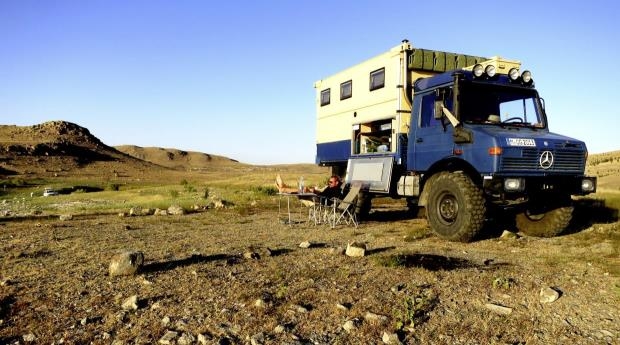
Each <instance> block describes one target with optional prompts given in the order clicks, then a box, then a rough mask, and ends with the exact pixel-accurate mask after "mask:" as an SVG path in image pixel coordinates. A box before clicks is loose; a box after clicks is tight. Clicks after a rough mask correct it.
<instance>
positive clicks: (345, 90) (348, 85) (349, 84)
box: [340, 80, 353, 100]
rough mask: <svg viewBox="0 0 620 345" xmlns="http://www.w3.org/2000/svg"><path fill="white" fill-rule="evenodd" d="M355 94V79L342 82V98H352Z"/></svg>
mask: <svg viewBox="0 0 620 345" xmlns="http://www.w3.org/2000/svg"><path fill="white" fill-rule="evenodd" d="M352 95H353V81H351V80H349V81H345V82H344V83H342V84H340V100H343V99H347V98H351V96H352Z"/></svg>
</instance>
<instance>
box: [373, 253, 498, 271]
mask: <svg viewBox="0 0 620 345" xmlns="http://www.w3.org/2000/svg"><path fill="white" fill-rule="evenodd" d="M377 260H378V263H379V264H380V265H382V266H387V267H408V268H410V267H417V268H423V269H425V270H428V271H452V270H457V269H466V268H483V267H485V266H486V267H491V265H492V263H489V264H488V265H485V264H482V265H481V264H476V263H474V262H472V261H470V260H466V259H462V258H456V257H450V256H444V255H436V254H419V253H416V254H396V255H388V256H383V257H380V258H378V259H377ZM496 265H497V264H496ZM496 265H493V266H496Z"/></svg>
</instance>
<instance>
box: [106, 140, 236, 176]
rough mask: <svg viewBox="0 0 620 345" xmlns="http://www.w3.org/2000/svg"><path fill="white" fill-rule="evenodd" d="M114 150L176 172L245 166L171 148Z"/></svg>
mask: <svg viewBox="0 0 620 345" xmlns="http://www.w3.org/2000/svg"><path fill="white" fill-rule="evenodd" d="M115 148H116V149H117V150H118V151H120V152H123V153H125V154H127V155H130V156H132V157H135V158H138V159H141V160H144V161H147V162H151V163H154V164H157V165H161V166H164V167H167V168H171V169H176V170H185V171H205V170H212V169H215V168H217V169H220V168H225V167H241V166H244V165H246V164H243V163H239V162H238V161H236V160H234V159H230V158H226V157H223V156H218V155H212V154H208V153H202V152H193V151H182V150H178V149H173V148H161V147H140V146H135V145H122V146H115Z"/></svg>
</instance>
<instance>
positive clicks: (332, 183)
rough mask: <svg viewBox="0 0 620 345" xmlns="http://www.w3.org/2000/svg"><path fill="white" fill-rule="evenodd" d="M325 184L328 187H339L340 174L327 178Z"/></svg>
mask: <svg viewBox="0 0 620 345" xmlns="http://www.w3.org/2000/svg"><path fill="white" fill-rule="evenodd" d="M327 186H328V187H340V176H338V175H332V176H331V177H330V178H329V181H327Z"/></svg>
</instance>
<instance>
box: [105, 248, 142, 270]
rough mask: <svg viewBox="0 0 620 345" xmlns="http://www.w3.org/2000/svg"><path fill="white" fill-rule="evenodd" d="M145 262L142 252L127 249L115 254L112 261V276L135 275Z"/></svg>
mask: <svg viewBox="0 0 620 345" xmlns="http://www.w3.org/2000/svg"><path fill="white" fill-rule="evenodd" d="M143 263H144V254H142V252H136V251H127V252H124V253H120V254H117V255H115V256H114V257H113V258H112V261H111V262H110V268H109V272H110V276H126V275H133V274H136V272H138V270H139V269H140V268H141V267H142V264H143Z"/></svg>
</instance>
